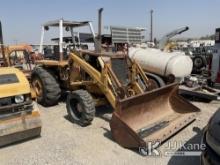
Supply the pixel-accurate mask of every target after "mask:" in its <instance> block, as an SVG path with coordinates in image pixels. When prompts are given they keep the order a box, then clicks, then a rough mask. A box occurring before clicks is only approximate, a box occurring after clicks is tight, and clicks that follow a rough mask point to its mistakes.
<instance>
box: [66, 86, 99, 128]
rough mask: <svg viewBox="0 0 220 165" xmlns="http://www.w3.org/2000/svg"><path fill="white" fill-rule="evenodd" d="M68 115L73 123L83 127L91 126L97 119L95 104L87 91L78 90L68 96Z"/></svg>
mask: <svg viewBox="0 0 220 165" xmlns="http://www.w3.org/2000/svg"><path fill="white" fill-rule="evenodd" d="M66 108H67V113H68V116H69V118H70V120H71V121H72V122H75V123H77V124H79V125H81V126H87V125H89V124H91V122H92V120H93V118H94V117H95V104H94V101H93V98H92V96H91V95H90V94H89V93H88V92H87V91H86V90H76V91H73V92H72V93H70V94H69V95H68V96H67V101H66Z"/></svg>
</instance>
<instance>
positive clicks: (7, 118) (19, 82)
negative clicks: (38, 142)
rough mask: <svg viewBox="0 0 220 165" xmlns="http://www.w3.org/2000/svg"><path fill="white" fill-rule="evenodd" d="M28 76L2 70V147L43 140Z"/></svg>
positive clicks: (0, 79)
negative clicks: (33, 139)
mask: <svg viewBox="0 0 220 165" xmlns="http://www.w3.org/2000/svg"><path fill="white" fill-rule="evenodd" d="M33 99H34V98H33V95H32V92H31V88H30V84H29V82H28V80H27V78H26V77H25V75H24V74H23V73H22V72H21V71H20V70H18V69H16V68H12V67H1V68H0V146H5V145H8V144H11V143H14V142H18V141H21V140H25V139H29V138H32V137H37V136H40V133H41V120H40V114H39V110H38V107H37V105H36V103H35V102H34V101H33Z"/></svg>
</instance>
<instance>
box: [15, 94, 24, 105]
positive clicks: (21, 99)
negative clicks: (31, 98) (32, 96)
mask: <svg viewBox="0 0 220 165" xmlns="http://www.w3.org/2000/svg"><path fill="white" fill-rule="evenodd" d="M23 102H24V96H23V95H17V96H15V103H17V104H19V103H23Z"/></svg>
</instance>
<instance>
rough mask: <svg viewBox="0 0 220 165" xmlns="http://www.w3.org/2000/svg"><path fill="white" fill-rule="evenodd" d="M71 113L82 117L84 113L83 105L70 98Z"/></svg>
mask: <svg viewBox="0 0 220 165" xmlns="http://www.w3.org/2000/svg"><path fill="white" fill-rule="evenodd" d="M70 107H71V113H72V114H74V115H75V116H76V117H77V118H79V119H81V117H82V113H83V107H82V105H81V104H80V103H79V102H78V101H77V100H76V99H71V100H70Z"/></svg>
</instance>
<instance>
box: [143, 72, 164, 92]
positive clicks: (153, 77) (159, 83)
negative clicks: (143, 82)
mask: <svg viewBox="0 0 220 165" xmlns="http://www.w3.org/2000/svg"><path fill="white" fill-rule="evenodd" d="M145 74H146V76H147V77H148V78H149V79H151V80H152V81H154V82H155V83H156V84H157V88H161V87H164V86H166V83H165V82H164V80H163V79H162V78H161V77H159V76H158V75H155V74H152V73H147V72H146V73H145Z"/></svg>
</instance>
